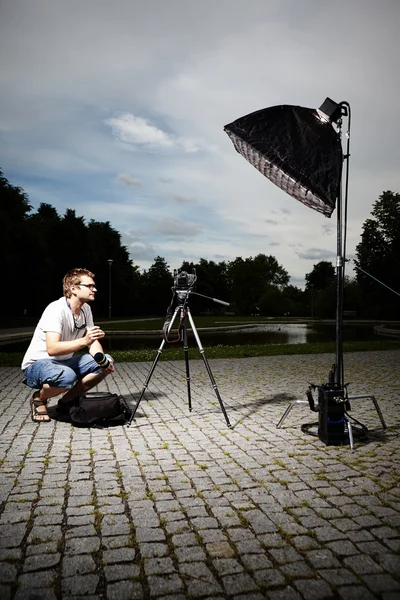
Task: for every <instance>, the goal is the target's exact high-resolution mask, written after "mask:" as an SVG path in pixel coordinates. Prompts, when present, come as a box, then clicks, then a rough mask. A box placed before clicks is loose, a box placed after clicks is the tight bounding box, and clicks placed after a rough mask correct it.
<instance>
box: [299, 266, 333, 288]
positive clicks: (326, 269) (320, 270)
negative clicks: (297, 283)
mask: <svg viewBox="0 0 400 600" xmlns="http://www.w3.org/2000/svg"><path fill="white" fill-rule="evenodd" d="M305 280H306V290H310V289H311V288H312V287H313V288H314V290H323V289H325V288H326V287H328V286H330V285H331V284H332V282H333V281H334V280H335V269H334V267H333V265H332V263H330V262H328V261H327V260H321V262H319V263H318V264H316V265H314V267H313V270H312V271H311V272H310V273H307V274H306V276H305Z"/></svg>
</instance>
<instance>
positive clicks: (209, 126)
mask: <svg viewBox="0 0 400 600" xmlns="http://www.w3.org/2000/svg"><path fill="white" fill-rule="evenodd" d="M399 31H400V1H399V0H335V2H333V1H330V2H328V1H326V0H325V1H324V0H201V2H198V1H195V0H113V1H111V0H68V1H67V2H66V1H65V0H0V57H1V58H0V89H1V93H0V168H1V169H2V170H3V172H4V175H5V176H6V177H7V178H8V179H9V181H10V182H11V183H12V184H13V185H18V186H21V187H22V188H23V189H24V190H25V191H26V192H27V193H28V195H29V199H30V202H31V204H32V205H33V207H34V209H37V208H38V207H39V205H40V203H41V202H47V203H49V204H51V205H52V206H54V207H55V208H56V209H57V210H58V212H59V214H61V215H62V214H63V213H64V211H65V210H66V209H67V208H72V209H75V211H76V214H77V215H78V216H83V217H85V219H86V221H87V222H88V221H89V220H90V219H95V220H99V221H110V223H111V225H112V226H113V227H114V228H115V229H117V230H118V231H119V232H120V233H121V234H122V241H123V243H124V244H125V245H126V246H127V247H128V249H129V252H130V255H131V258H132V260H133V262H134V263H135V264H136V265H138V266H139V267H140V268H141V269H146V268H148V267H149V266H150V265H151V264H152V262H153V261H154V258H155V257H156V256H157V255H160V256H162V257H164V258H165V259H166V261H167V262H168V264H169V265H170V267H171V269H174V268H178V267H179V266H180V265H181V263H182V261H183V260H188V261H194V262H197V261H198V260H199V259H200V258H205V259H207V260H213V261H216V262H220V261H222V260H225V261H229V260H234V259H235V258H236V257H237V256H241V257H242V258H247V257H249V256H256V255H257V254H259V253H264V254H267V255H269V254H271V255H273V256H275V257H276V258H277V260H278V262H279V263H280V264H281V265H282V266H283V267H284V268H285V269H286V270H287V271H288V273H289V275H290V283H292V284H293V285H297V286H300V287H303V286H304V276H305V274H306V273H308V272H310V271H311V270H312V268H313V265H315V264H316V263H318V262H319V261H321V260H330V261H332V262H333V263H334V264H335V259H336V211H334V213H333V215H332V217H331V218H330V219H329V218H326V217H324V216H323V215H321V214H320V213H317V212H316V211H314V210H312V209H310V208H307V207H305V206H304V205H303V204H301V203H300V202H298V201H297V200H295V199H293V198H292V197H290V196H289V195H287V194H285V193H284V192H283V191H281V190H280V189H279V188H277V187H276V186H275V185H274V184H273V183H271V182H270V181H269V180H268V179H266V178H265V177H263V176H262V175H261V174H260V173H259V172H258V171H257V170H256V169H255V168H254V167H252V166H251V165H250V164H249V163H248V162H247V161H246V160H245V159H244V158H243V157H241V156H240V155H239V154H238V153H237V152H236V151H235V149H234V147H233V145H232V142H231V141H230V139H229V137H228V136H227V135H226V133H225V132H224V131H223V127H224V125H226V124H227V123H230V122H231V121H233V120H235V119H237V118H239V117H241V116H243V115H246V114H248V113H251V112H253V111H255V110H259V109H261V108H265V107H269V106H275V105H281V104H292V105H298V106H305V107H310V108H318V107H319V106H320V104H322V102H323V100H324V99H325V98H326V97H327V96H329V97H330V98H332V99H333V100H335V101H336V102H341V101H347V102H349V103H350V105H351V111H352V113H351V114H352V121H351V125H352V126H351V159H350V183H349V207H348V245H347V255H348V256H349V257H351V256H354V250H355V247H356V245H357V243H358V242H359V241H360V235H361V231H362V225H363V223H364V221H365V220H366V219H367V218H369V217H370V214H371V210H372V206H373V203H374V202H375V201H376V200H377V199H378V197H379V195H380V194H381V193H382V192H383V191H384V190H392V191H394V192H400V169H399V165H400V143H399V139H400V120H399V108H398V107H399V97H400V93H399V92H400V89H399V88H400V83H399V80H400V78H399V73H400V64H399V63H400V43H399ZM110 258H112V257H110ZM81 266H85V267H87V268H90V265H81ZM348 273H349V274H351V270H348Z"/></svg>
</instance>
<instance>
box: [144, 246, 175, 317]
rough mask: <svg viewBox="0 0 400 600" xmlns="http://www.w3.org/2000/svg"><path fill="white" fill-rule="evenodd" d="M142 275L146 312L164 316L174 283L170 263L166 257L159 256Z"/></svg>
mask: <svg viewBox="0 0 400 600" xmlns="http://www.w3.org/2000/svg"><path fill="white" fill-rule="evenodd" d="M142 277H143V291H144V306H145V311H146V314H149V315H157V316H164V315H165V314H166V310H167V308H168V305H169V303H170V301H171V288H172V284H173V277H172V273H171V271H170V269H169V265H168V264H167V262H166V261H165V259H164V258H162V257H161V256H157V257H156V258H155V259H154V263H153V264H152V265H151V267H150V268H149V270H148V271H145V272H144V273H143V275H142Z"/></svg>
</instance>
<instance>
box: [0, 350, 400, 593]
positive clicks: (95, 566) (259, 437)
mask: <svg viewBox="0 0 400 600" xmlns="http://www.w3.org/2000/svg"><path fill="white" fill-rule="evenodd" d="M209 362H210V366H211V369H212V373H213V375H214V377H215V380H216V382H217V385H218V389H219V392H220V394H221V397H222V399H223V402H224V405H225V408H226V411H227V413H228V415H229V419H230V421H231V424H232V429H229V428H228V427H227V425H226V422H225V419H224V416H223V413H222V411H221V409H220V406H219V404H218V401H217V398H216V395H215V393H214V390H213V387H212V385H211V382H210V379H209V376H208V373H207V370H206V368H205V365H204V363H203V361H202V360H195V361H191V362H190V370H191V377H192V380H191V383H192V403H193V410H192V412H189V410H188V402H187V400H188V397H187V389H186V377H185V369H184V362H183V360H182V361H177V362H162V361H160V362H159V363H158V365H157V367H156V369H155V371H154V373H153V376H152V378H151V381H150V384H149V388H148V391H147V392H146V395H145V397H144V399H143V400H142V402H141V404H140V406H139V410H138V412H137V415H136V419H135V421H134V422H133V423H132V426H131V427H129V428H128V427H115V428H110V429H91V430H88V429H82V428H74V427H72V426H71V424H70V423H67V422H62V421H57V420H55V419H53V420H52V421H51V423H49V424H41V425H36V424H35V423H33V422H32V421H31V419H30V414H29V397H30V391H29V389H28V388H26V387H25V386H24V385H23V384H22V376H21V372H20V371H19V370H18V369H16V368H2V369H0V383H1V392H0V430H1V438H0V484H1V485H0V582H1V583H0V597H1V599H2V600H8V599H12V598H15V599H18V600H26V599H28V600H29V599H30V600H33V599H44V600H53V599H56V598H58V599H59V598H68V599H73V598H82V597H85V598H89V599H95V598H109V599H133V598H149V599H150V598H165V599H178V600H183V599H191V598H193V599H195V598H210V599H217V598H220V599H221V598H233V599H239V598H240V599H253V600H258V599H260V600H261V599H262V598H268V599H270V600H286V599H287V600H300V599H304V600H318V599H323V598H324V599H328V598H332V599H333V598H340V599H343V600H353V599H358V598H362V599H363V600H369V599H372V598H380V599H382V600H395V599H398V598H400V557H399V551H400V485H399V482H400V467H399V465H400V445H399V432H400V430H399V427H400V412H399V405H400V399H399V391H400V377H399V364H400V351H390V352H374V353H373V352H370V353H367V352H366V353H354V354H348V355H346V356H345V368H346V381H350V382H351V383H350V386H349V391H350V395H362V394H369V393H370V394H373V395H375V396H376V398H377V400H378V402H379V405H380V407H381V410H382V413H383V416H384V418H385V420H386V423H387V425H388V429H387V430H386V431H385V432H384V431H383V430H382V427H381V423H380V421H379V418H378V415H377V413H376V410H375V408H374V405H373V403H372V401H371V400H370V399H359V400H354V401H353V403H352V409H353V410H352V413H351V414H352V415H353V416H354V417H355V418H356V419H358V420H359V421H361V422H362V423H363V424H365V425H367V426H368V429H369V438H368V440H367V441H365V440H360V439H359V440H357V439H356V440H355V451H354V452H351V451H350V449H349V445H344V446H327V445H325V444H324V443H323V442H321V440H320V439H319V438H318V437H316V436H313V435H310V433H308V434H307V433H303V432H302V431H301V428H300V425H301V424H303V423H308V422H313V421H315V420H316V414H315V413H313V412H311V411H310V409H309V408H308V405H307V404H298V405H295V406H294V408H293V410H292V411H291V413H290V415H289V416H288V418H287V419H286V421H285V422H284V424H283V428H280V429H277V428H276V424H277V422H278V421H279V419H280V417H281V416H282V414H283V411H284V410H285V408H286V406H288V403H289V402H290V401H291V400H293V399H296V398H298V399H305V390H306V388H307V382H308V381H313V382H314V383H317V384H321V383H325V382H326V379H327V372H328V370H329V366H330V364H331V363H332V362H333V357H331V356H330V355H326V354H325V355H308V356H282V357H265V358H248V359H231V360H225V359H224V360H222V359H221V360H210V361H209ZM150 366H151V363H126V364H120V365H117V371H116V373H115V375H114V376H113V377H112V378H111V377H110V378H108V379H107V381H105V382H103V383H102V384H101V386H99V389H100V390H102V389H103V390H104V389H107V387H106V386H108V388H109V389H110V390H111V391H117V392H119V393H120V394H122V395H123V396H124V397H125V398H126V399H127V400H128V401H129V402H132V401H133V400H134V399H135V398H138V393H139V392H140V390H141V389H142V387H143V384H144V382H145V380H146V377H147V375H148V373H149V368H150ZM55 403H56V401H52V404H51V405H50V411H51V408H52V406H53V407H54V406H55ZM311 431H312V430H311ZM314 432H315V429H314Z"/></svg>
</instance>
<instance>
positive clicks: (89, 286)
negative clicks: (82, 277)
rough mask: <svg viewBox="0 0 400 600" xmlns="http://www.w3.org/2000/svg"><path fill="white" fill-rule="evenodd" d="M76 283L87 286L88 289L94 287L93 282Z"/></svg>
mask: <svg viewBox="0 0 400 600" xmlns="http://www.w3.org/2000/svg"><path fill="white" fill-rule="evenodd" d="M76 285H80V286H83V287H87V288H89V290H95V289H96V286H95V284H94V283H77V284H76Z"/></svg>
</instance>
